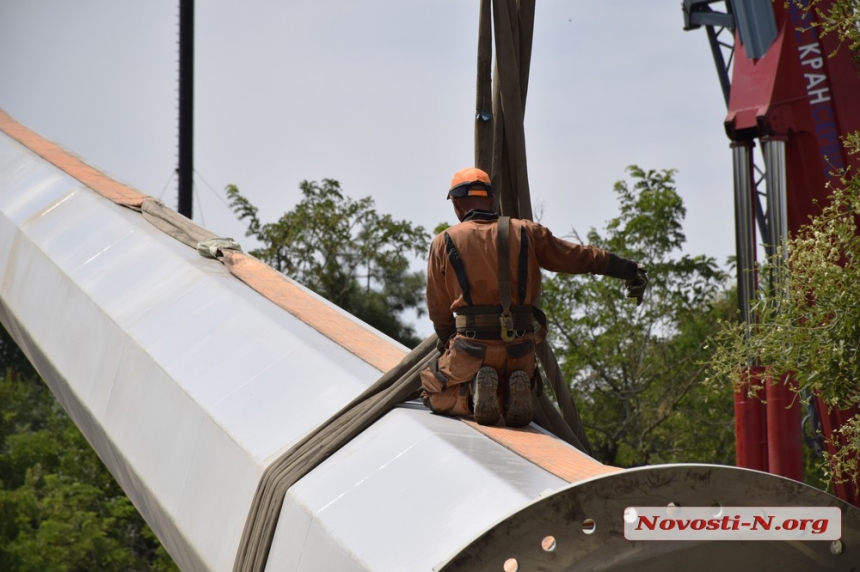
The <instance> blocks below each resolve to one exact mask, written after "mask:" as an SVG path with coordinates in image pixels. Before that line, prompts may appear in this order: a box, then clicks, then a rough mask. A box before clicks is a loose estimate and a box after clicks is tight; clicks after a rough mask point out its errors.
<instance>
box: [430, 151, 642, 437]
mask: <svg viewBox="0 0 860 572" xmlns="http://www.w3.org/2000/svg"><path fill="white" fill-rule="evenodd" d="M448 199H450V200H451V202H452V204H453V206H454V212H455V213H456V215H457V218H458V219H459V220H460V223H459V224H457V225H455V226H453V227H450V228H448V229H447V230H445V231H444V232H441V233H440V234H438V235H437V236H436V237H435V238H434V239H433V242H432V244H431V246H430V255H429V260H428V263H427V310H428V314H429V316H430V320H431V321H432V322H433V328H434V329H435V331H436V335H437V336H438V338H439V342H438V348H439V349H440V351H441V352H442V353H441V355H440V356H439V357H438V358H437V359H434V360H433V361H432V362H431V364H430V366H429V367H428V368H426V369H424V370H423V371H422V372H421V385H422V387H423V392H422V398H423V401H424V403H425V405H427V406H428V407H429V408H430V409H431V410H432V411H434V412H435V413H441V414H445V415H454V416H469V415H474V418H475V421H476V422H477V423H479V424H481V425H496V424H497V423H498V421H499V419H500V418H501V417H503V418H504V420H505V425H506V426H508V427H522V426H525V425H528V424H529V423H531V421H532V417H533V404H532V398H533V394H535V393H536V389H535V388H536V364H535V312H534V310H535V309H534V308H533V306H532V305H533V304H535V303H536V301H537V300H538V299H539V297H540V288H541V284H540V282H541V273H540V269H541V268H545V269H546V270H550V271H553V272H565V273H568V274H584V273H591V274H602V275H606V276H611V277H614V278H621V279H623V280H625V283H626V288H627V296H628V297H631V298H636V299H637V302H638V303H641V301H642V298H643V296H644V293H645V288H646V286H647V284H648V275H647V273H646V271H645V269H644V268H642V267H641V266H639V265H638V264H636V263H635V262H632V261H630V260H626V259H624V258H621V257H620V256H616V255H615V254H612V253H610V252H607V251H605V250H601V249H600V248H597V247H594V246H582V245H579V244H574V243H571V242H567V241H564V240H561V239H558V238H556V237H554V236H553V235H552V233H550V231H549V230H548V229H547V228H546V227H544V226H542V225H540V224H537V223H534V222H531V221H527V220H518V219H508V218H505V217H501V218H500V217H499V216H498V215H497V214H496V212H495V211H494V210H493V205H494V196H493V189H492V185H491V184H490V177H489V176H488V175H487V173H485V172H484V171H482V170H480V169H477V168H467V169H463V170H461V171H458V172H457V173H456V174H455V175H454V178H453V180H452V181H451V186H450V189H449V190H448ZM500 235H501V236H502V237H503V238H504V237H507V240H501V241H499V240H498V237H499V236H500ZM500 381H501V383H500Z"/></svg>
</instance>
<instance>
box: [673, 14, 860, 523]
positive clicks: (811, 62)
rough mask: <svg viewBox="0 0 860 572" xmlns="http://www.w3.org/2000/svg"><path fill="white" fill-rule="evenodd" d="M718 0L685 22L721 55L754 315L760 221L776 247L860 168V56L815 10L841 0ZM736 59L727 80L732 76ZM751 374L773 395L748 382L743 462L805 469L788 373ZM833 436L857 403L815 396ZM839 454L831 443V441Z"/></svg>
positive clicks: (797, 473) (857, 500)
mask: <svg viewBox="0 0 860 572" xmlns="http://www.w3.org/2000/svg"><path fill="white" fill-rule="evenodd" d="M716 2H717V0H685V1H684V11H685V24H686V26H685V27H686V29H693V28H697V27H700V26H707V27H708V35H709V38H710V40H711V45H712V51H713V52H714V59H715V61H716V63H717V67H718V73H721V77H720V79H721V82H722V85H723V91H724V95H725V96H726V101H727V107H728V114H727V116H726V120H725V129H726V133H727V135H728V136H729V139H731V141H732V147H733V152H734V168H735V213H736V221H735V222H736V232H737V249H738V297H739V305H740V306H741V313H742V314H743V316H744V318H745V319H746V320H748V321H751V320H754V317H753V316H751V315H750V313H749V304H750V302H751V300H752V299H753V297H754V295H755V294H754V290H755V275H754V271H755V251H756V238H755V234H756V233H755V228H756V224H755V223H756V221H758V223H759V228H760V230H761V234H762V240H761V242H763V243H764V245H765V248H766V250H767V252H768V254H772V253H773V252H774V245H777V244H779V242H780V240H784V239H785V238H787V237H788V236H789V234H794V233H796V232H797V231H798V229H799V228H800V227H801V226H803V225H804V224H806V223H808V222H809V218H810V216H812V215H815V214H817V213H818V212H820V211H821V207H822V205H824V204H826V203H827V200H828V198H827V197H828V195H829V193H830V189H829V188H828V184H830V183H834V184H835V183H838V179H839V176H840V172H841V171H842V170H843V169H845V168H850V169H851V170H852V171H854V172H855V173H856V170H857V169H860V156H858V155H853V156H851V155H848V154H847V153H846V151H845V148H844V146H843V144H842V138H843V137H844V136H845V135H847V134H849V133H853V132H858V131H860V66H858V64H857V63H856V62H855V61H854V60H853V59H852V56H851V53H850V51H849V49H848V46H847V45H840V43H839V39H838V37H837V36H836V34H834V33H831V34H824V35H821V34H820V33H819V30H820V28H819V27H817V22H816V17H817V15H816V14H817V13H816V10H821V11H823V12H824V13H827V12H828V11H829V10H830V7H831V5H832V4H833V0H822V1H821V2H819V3H817V4H816V5H815V9H812V10H810V9H809V4H810V0H792V1H791V2H789V3H788V5H787V6H786V3H784V2H771V1H770V0H724V3H725V5H726V9H727V10H726V13H725V14H723V13H718V12H715V11H713V10H712V9H711V4H714V3H716ZM715 28H720V32H721V31H723V30H724V29H728V30H730V31H731V32H732V33H733V36H734V46H733V48H732V56H731V57H730V60H729V61H730V62H731V65H730V66H727V65H725V64H724V63H723V59H722V55H721V52H720V47H726V44H722V43H720V42H719V41H718V40H717V39H716V38H717V35H718V34H719V33H720V32H715ZM729 67H730V68H731V71H730V75H731V77H730V79H729ZM756 139H758V140H759V142H760V144H761V149H762V154H763V156H764V161H765V169H764V173H763V175H764V176H763V177H762V179H763V180H764V182H765V186H766V187H767V213H765V212H763V209H762V208H761V203H760V201H759V195H760V194H761V193H759V192H758V190H757V188H756V187H757V184H758V181H756V174H755V172H754V167H755V164H754V159H753V147H754V146H755V140H756ZM749 365H750V367H749V368H748V370H747V375H748V376H749V377H750V380H751V381H754V380H756V381H759V382H763V383H764V385H765V388H766V390H767V391H766V395H765V396H764V397H765V398H766V404H765V403H762V401H761V400H760V399H759V398H750V397H748V396H747V395H745V394H743V393H736V397H735V426H736V444H737V464H738V466H741V467H746V468H751V469H758V470H765V471H769V472H771V473H775V474H779V475H782V476H786V477H789V478H793V479H796V480H800V481H802V480H803V473H804V462H803V444H802V440H803V436H802V429H801V424H802V422H801V404H800V403H799V400H798V399H797V398H796V395H795V394H794V392H792V391H791V388H790V386H789V384H790V383H791V380H781V381H786V382H788V383H779V382H778V381H780V380H776V381H777V383H774V382H773V381H774V380H770V379H769V375H768V370H767V368H766V367H761V365H765V366H766V364H761V365H760V364H749ZM816 401H817V403H816V404H815V406H816V409H817V413H818V417H819V418H820V420H821V423H820V425H821V427H820V429H821V433H822V434H823V435H824V437H825V438H826V439H829V438H830V437H831V436H833V435H834V430H835V429H837V428H839V427H840V426H841V425H842V424H843V423H844V422H845V421H847V420H848V419H849V418H851V417H852V416H853V415H855V414H857V413H858V408H857V407H856V406H855V407H853V408H851V409H849V410H842V411H828V410H827V407H826V406H825V405H824V404H823V403H821V402H820V400H816ZM827 447H828V449H830V453H831V454H832V453H833V452H834V447H833V446H832V444H830V443H828V444H827ZM835 492H836V494H837V496H839V497H840V498H842V499H844V500H847V501H848V502H851V503H852V504H855V505H857V506H860V496H858V495H857V493H856V492H855V487H854V486H851V485H850V484H848V485H844V484H843V485H839V484H837V485H835Z"/></svg>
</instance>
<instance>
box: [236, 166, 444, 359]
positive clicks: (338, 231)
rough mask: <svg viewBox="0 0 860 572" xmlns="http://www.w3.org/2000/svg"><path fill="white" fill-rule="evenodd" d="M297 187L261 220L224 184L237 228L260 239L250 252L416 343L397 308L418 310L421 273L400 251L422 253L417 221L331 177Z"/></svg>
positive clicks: (423, 239) (424, 245) (425, 244)
mask: <svg viewBox="0 0 860 572" xmlns="http://www.w3.org/2000/svg"><path fill="white" fill-rule="evenodd" d="M300 189H301V191H302V200H301V201H300V202H299V203H298V204H297V205H296V206H295V207H294V208H293V209H292V210H291V211H289V212H287V213H285V214H284V215H283V216H281V218H280V219H278V220H277V221H276V222H273V223H262V222H261V221H260V219H259V217H258V216H257V207H255V206H254V205H252V204H251V203H250V202H249V201H248V199H247V198H245V197H244V196H242V194H241V193H240V192H239V189H238V188H236V187H235V186H234V185H230V186H228V187H227V197H228V198H229V199H230V205H231V207H232V208H233V211H234V212H235V213H236V214H237V216H238V217H239V219H240V220H244V221H247V224H248V230H247V232H246V233H245V235H246V236H251V237H254V238H256V239H257V240H258V241H260V243H261V244H262V246H261V247H260V248H258V249H256V250H252V251H251V254H252V255H253V256H255V257H257V258H259V259H260V260H262V261H264V262H266V263H267V264H269V265H271V266H272V267H273V268H275V269H276V270H278V271H279V272H283V273H284V274H286V275H287V276H289V277H290V278H293V279H294V280H297V281H298V282H300V283H302V284H304V285H305V286H307V287H308V288H310V289H311V290H313V291H314V292H316V293H317V294H319V295H321V296H322V297H324V298H326V299H327V300H329V301H331V302H333V303H335V304H337V305H338V306H340V307H341V308H343V309H344V310H346V311H347V312H349V313H351V314H353V315H354V316H356V317H358V318H360V319H361V320H364V321H365V322H367V323H368V324H370V325H371V326H373V327H375V328H377V329H378V330H380V331H382V332H384V333H385V334H388V335H389V336H391V337H392V338H394V339H396V340H398V341H400V342H401V343H403V344H405V345H407V346H409V347H414V346H416V345H417V344H418V343H420V341H421V340H420V339H418V338H417V337H416V335H415V331H414V329H413V328H412V327H411V326H409V325H408V324H405V323H403V321H402V320H401V319H400V314H401V313H403V312H404V311H406V310H415V311H417V313H418V315H419V316H421V315H422V314H423V302H424V289H425V284H426V283H425V278H424V274H423V273H422V272H410V270H409V262H410V259H409V256H408V255H409V254H413V255H418V256H422V257H423V256H425V255H426V253H427V249H428V248H429V240H430V236H429V235H428V234H427V233H426V232H425V230H424V228H423V227H421V226H413V225H412V224H410V223H409V222H406V221H397V220H394V219H393V218H392V217H391V215H387V214H380V213H379V212H377V210H376V209H375V207H374V202H373V199H372V198H371V197H365V198H363V199H360V200H354V199H352V198H350V197H347V196H346V195H344V193H343V192H342V191H341V188H340V184H339V183H338V182H337V181H334V180H331V179H324V180H323V181H322V183H321V184H320V183H317V182H315V181H304V182H302V183H301V185H300Z"/></svg>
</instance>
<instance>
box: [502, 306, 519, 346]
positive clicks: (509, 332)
mask: <svg viewBox="0 0 860 572" xmlns="http://www.w3.org/2000/svg"><path fill="white" fill-rule="evenodd" d="M499 325H500V326H501V330H502V331H501V337H502V340H503V341H506V342H510V341H513V339H514V337H516V330H515V329H514V317H513V316H511V311H510V310H505V311H503V312H502V313H501V315H500V316H499Z"/></svg>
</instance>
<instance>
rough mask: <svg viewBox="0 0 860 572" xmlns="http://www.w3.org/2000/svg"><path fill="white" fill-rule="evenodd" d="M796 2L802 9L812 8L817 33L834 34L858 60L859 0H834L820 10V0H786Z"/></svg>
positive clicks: (859, 47)
mask: <svg viewBox="0 0 860 572" xmlns="http://www.w3.org/2000/svg"><path fill="white" fill-rule="evenodd" d="M791 1H793V2H795V3H797V4H798V5H799V6H800V7H801V8H802V9H803V10H804V11H807V10H812V11H814V13H815V15H816V20H817V21H816V22H814V23H813V25H814V26H815V27H817V28H818V30H819V34H821V35H825V34H836V37H837V38H838V39H839V43H840V45H843V44H847V45H848V49H849V50H851V52H852V54H854V59H855V61H860V55H858V54H860V0H836V1H835V2H832V3H831V4H830V6H828V8H827V10H822V9H821V7H820V5H821V0H808V1H807V2H799V1H798V0H788V1H787V2H786V4H788V2H791Z"/></svg>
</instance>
